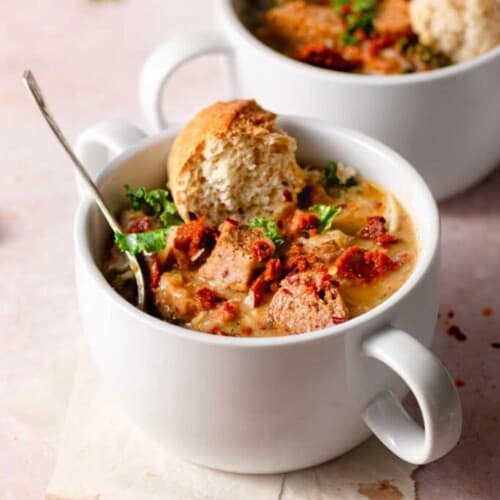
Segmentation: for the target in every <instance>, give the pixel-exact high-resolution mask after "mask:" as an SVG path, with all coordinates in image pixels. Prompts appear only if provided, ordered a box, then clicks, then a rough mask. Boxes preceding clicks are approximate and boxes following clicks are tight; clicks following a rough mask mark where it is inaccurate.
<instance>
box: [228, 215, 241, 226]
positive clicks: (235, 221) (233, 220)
mask: <svg viewBox="0 0 500 500" xmlns="http://www.w3.org/2000/svg"><path fill="white" fill-rule="evenodd" d="M226 222H229V223H230V224H232V225H233V226H239V225H240V223H239V222H238V221H237V220H236V219H233V218H232V217H226Z"/></svg>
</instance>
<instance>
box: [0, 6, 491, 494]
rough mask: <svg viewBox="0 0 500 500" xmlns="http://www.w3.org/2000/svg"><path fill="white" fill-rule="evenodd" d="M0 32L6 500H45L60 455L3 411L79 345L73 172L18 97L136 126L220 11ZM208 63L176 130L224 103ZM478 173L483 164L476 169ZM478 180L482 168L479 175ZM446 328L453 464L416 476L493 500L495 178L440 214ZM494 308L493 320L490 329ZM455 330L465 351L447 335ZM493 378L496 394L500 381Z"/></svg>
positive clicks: (97, 12)
mask: <svg viewBox="0 0 500 500" xmlns="http://www.w3.org/2000/svg"><path fill="white" fill-rule="evenodd" d="M1 18H2V22H1V29H0V74H1V78H0V151H1V152H2V162H1V163H0V200H1V201H0V276H1V277H2V286H1V287H0V304H1V305H0V341H1V346H2V347H1V349H0V450H1V452H0V498H2V499H3V498H5V499H23V500H30V499H39V498H41V497H42V496H43V492H44V490H45V486H46V484H47V482H48V479H49V477H50V474H51V471H52V467H53V464H54V458H55V457H54V453H53V452H52V451H51V450H50V449H49V448H48V447H47V446H46V445H45V444H44V443H42V442H41V441H39V440H37V439H36V438H34V437H33V436H32V435H30V433H29V432H27V431H26V429H23V428H22V427H20V426H19V425H18V424H16V422H15V421H13V420H12V419H11V418H10V417H9V416H8V415H6V414H5V413H4V412H3V410H2V409H1V404H2V402H4V401H5V400H6V399H7V398H8V396H9V395H10V394H12V393H13V392H15V391H16V390H17V389H18V388H19V386H20V385H21V384H22V383H23V382H24V381H27V380H29V379H30V378H31V377H32V376H33V374H34V373H36V372H37V371H38V370H39V369H40V368H41V367H42V366H43V365H44V364H45V363H47V362H48V361H49V360H50V359H51V358H52V357H53V356H54V355H55V354H56V353H57V352H59V351H61V350H62V349H65V348H67V347H68V346H69V345H70V343H71V342H72V341H73V340H74V339H75V338H76V337H77V336H79V335H80V334H81V326H80V319H79V315H78V310H77V304H76V298H75V293H74V292H75V286H74V278H73V269H72V266H73V257H72V235H71V230H72V227H71V225H72V215H73V211H74V208H75V206H76V203H77V197H76V194H75V189H74V180H73V174H72V171H71V167H70V165H69V164H68V162H67V161H66V159H65V157H64V155H63V153H62V151H61V150H60V148H59V147H58V146H57V144H56V143H55V140H54V139H53V138H52V137H51V136H50V133H49V131H48V129H47V127H46V125H45V124H44V123H43V122H42V120H41V118H40V116H39V115H38V112H37V111H36V110H35V108H34V106H33V104H32V103H31V101H30V100H29V98H28V96H27V94H26V93H25V92H24V89H23V88H22V85H21V81H20V76H21V73H22V71H23V70H24V69H25V68H27V67H29V68H31V69H32V70H33V71H34V72H35V74H36V75H37V78H38V79H39V81H40V83H41V84H42V86H43V88H44V89H45V94H46V97H47V100H48V101H49V102H50V103H51V108H52V110H53V111H54V113H55V114H56V115H57V117H58V118H59V121H60V123H61V125H62V126H63V128H64V129H65V130H66V131H67V134H68V136H69V137H70V138H72V139H74V138H75V137H76V135H77V134H78V132H79V131H81V130H83V129H84V128H85V127H86V126H88V125H90V124H92V123H94V122H96V121H99V120H101V119H105V118H125V119H129V120H131V121H133V122H134V123H137V124H139V125H142V118H141V115H140V111H139V106H138V103H137V98H136V95H137V74H138V71H139V69H140V66H141V63H142V61H143V60H144V58H145V57H146V55H147V54H148V53H149V52H150V50H151V49H153V47H155V46H156V45H157V44H158V43H159V42H161V41H162V40H164V39H166V38H167V37H169V36H172V35H174V34H177V33H181V32H188V31H194V30H200V29H208V28H210V27H211V25H212V2H207V1H205V0H196V1H191V2H174V1H173V0H148V1H142V2H141V1H139V0H124V1H122V2H109V3H107V2H91V1H89V0H44V2H29V7H28V6H27V4H26V5H24V4H22V3H20V2H18V1H17V0H3V1H2V5H1ZM221 86H222V70H221V64H220V61H219V59H218V58H214V57H210V58H205V59H202V60H200V61H199V62H198V63H196V64H194V65H193V64H192V65H190V66H189V67H186V68H183V69H182V70H181V71H180V72H179V74H178V75H176V76H175V77H174V79H173V81H172V82H171V84H169V88H168V94H169V95H168V99H167V101H168V102H169V103H170V104H169V105H168V106H167V108H168V111H169V116H170V119H176V118H180V117H182V116H185V115H186V114H187V113H191V112H192V111H194V110H195V109H197V108H199V107H200V106H202V105H203V104H206V103H209V102H211V101H212V100H214V99H216V98H221V97H223V96H222V95H221V91H220V88H221ZM480 160H481V159H480V158H478V161H480ZM471 168H474V166H473V165H472V166H471ZM441 211H442V220H443V266H442V272H441V276H442V305H441V311H442V317H441V319H440V322H439V326H438V329H437V333H436V337H435V341H434V350H435V352H436V353H438V355H439V356H440V357H441V359H442V360H443V361H444V363H445V364H446V366H447V367H448V368H449V369H450V371H451V373H452V374H453V376H454V377H456V378H459V379H461V380H463V381H464V382H465V385H464V386H463V387H462V388H461V389H460V393H461V395H462V401H463V406H464V433H463V437H462V440H461V442H460V444H459V445H458V446H457V448H456V449H455V450H454V451H453V452H452V453H451V454H450V455H448V456H447V457H446V458H444V459H442V460H440V461H438V462H437V463H434V464H431V465H428V466H426V467H423V468H421V469H420V470H419V471H418V472H417V473H416V476H415V477H416V479H417V486H418V492H419V496H420V498H422V499H443V498H453V499H473V498H474V499H477V498H481V499H490V498H491V499H493V498H498V487H497V486H498V485H497V484H496V483H497V481H495V479H494V472H495V471H496V472H497V473H498V470H499V465H500V464H499V462H498V460H499V458H498V457H499V456H500V450H499V441H500V440H499V438H500V426H499V419H500V390H499V388H498V375H499V370H498V367H499V357H500V350H499V349H494V348H493V347H492V346H491V343H492V342H494V341H496V342H500V336H499V332H500V299H499V295H500V280H499V278H498V276H499V274H500V258H499V256H500V172H498V171H497V173H496V174H495V175H493V176H492V177H490V178H489V179H487V180H486V181H485V182H484V183H483V184H481V185H480V186H477V187H476V188H475V189H473V190H471V191H470V192H468V193H466V194H464V195H462V196H461V197H459V198H456V199H454V200H451V201H448V202H446V203H444V204H443V205H442V206H441ZM485 306H490V307H492V308H493V314H492V315H491V316H490V317H484V316H483V315H482V312H481V311H482V309H483V307H485ZM450 310H453V311H455V317H454V318H453V319H451V320H450V323H454V324H457V325H459V326H460V328H461V329H462V330H463V332H464V333H465V334H466V335H467V340H466V341H464V342H459V341H457V340H456V339H454V338H452V337H450V336H448V335H447V334H446V325H445V320H446V319H447V318H446V316H447V313H448V311H450ZM495 378H496V380H495Z"/></svg>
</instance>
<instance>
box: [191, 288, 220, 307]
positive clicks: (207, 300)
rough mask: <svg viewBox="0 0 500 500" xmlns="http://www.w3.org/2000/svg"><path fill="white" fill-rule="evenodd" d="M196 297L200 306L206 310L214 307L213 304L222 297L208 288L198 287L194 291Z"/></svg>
mask: <svg viewBox="0 0 500 500" xmlns="http://www.w3.org/2000/svg"><path fill="white" fill-rule="evenodd" d="M196 298H197V299H198V300H199V301H200V304H201V307H202V308H203V309H205V310H206V311H209V310H210V309H214V308H215V306H216V305H217V304H218V303H219V302H222V301H223V300H224V299H223V298H222V297H221V296H220V295H218V294H217V293H216V292H214V291H213V290H211V289H210V288H200V290H198V291H197V292H196Z"/></svg>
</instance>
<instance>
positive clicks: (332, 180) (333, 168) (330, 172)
mask: <svg viewBox="0 0 500 500" xmlns="http://www.w3.org/2000/svg"><path fill="white" fill-rule="evenodd" d="M338 168H339V165H338V163H337V162H336V161H331V162H330V163H327V164H326V166H325V177H326V183H327V184H328V185H329V186H340V187H351V186H355V185H356V184H357V183H356V178H355V177H348V178H347V179H346V180H345V181H344V182H342V181H341V180H340V179H339V177H338Z"/></svg>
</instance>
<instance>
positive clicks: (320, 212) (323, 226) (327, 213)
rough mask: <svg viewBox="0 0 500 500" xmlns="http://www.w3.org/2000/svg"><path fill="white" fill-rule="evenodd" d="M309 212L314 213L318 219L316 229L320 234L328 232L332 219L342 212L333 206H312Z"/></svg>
mask: <svg viewBox="0 0 500 500" xmlns="http://www.w3.org/2000/svg"><path fill="white" fill-rule="evenodd" d="M308 210H309V212H313V213H315V214H316V215H317V216H318V217H319V225H318V229H319V231H320V233H324V232H326V231H330V229H331V228H332V224H333V219H334V218H335V217H336V216H337V215H338V214H339V213H340V212H342V209H341V208H340V207H337V206H335V205H313V206H312V207H309V209H308Z"/></svg>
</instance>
